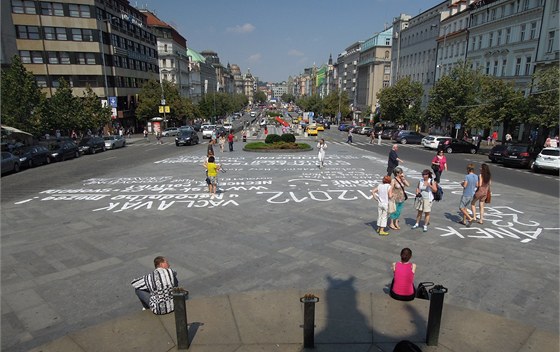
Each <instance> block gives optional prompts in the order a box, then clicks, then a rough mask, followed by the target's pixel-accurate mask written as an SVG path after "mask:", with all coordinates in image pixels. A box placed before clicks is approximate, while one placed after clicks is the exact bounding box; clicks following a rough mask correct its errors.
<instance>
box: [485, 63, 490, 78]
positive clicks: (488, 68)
mask: <svg viewBox="0 0 560 352" xmlns="http://www.w3.org/2000/svg"><path fill="white" fill-rule="evenodd" d="M486 74H487V75H489V74H490V61H486Z"/></svg>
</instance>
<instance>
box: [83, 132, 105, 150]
mask: <svg viewBox="0 0 560 352" xmlns="http://www.w3.org/2000/svg"><path fill="white" fill-rule="evenodd" d="M78 147H79V148H80V152H81V153H82V154H95V153H97V152H98V151H99V152H104V151H105V149H106V147H105V140H104V139H103V138H101V137H97V136H92V137H85V138H84V139H82V140H81V141H80V144H78Z"/></svg>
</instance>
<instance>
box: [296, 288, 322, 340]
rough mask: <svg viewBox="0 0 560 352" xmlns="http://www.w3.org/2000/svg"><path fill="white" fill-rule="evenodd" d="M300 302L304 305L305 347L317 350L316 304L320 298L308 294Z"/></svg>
mask: <svg viewBox="0 0 560 352" xmlns="http://www.w3.org/2000/svg"><path fill="white" fill-rule="evenodd" d="M299 301H300V302H302V303H303V347H304V348H315V303H317V302H319V297H316V296H315V295H313V294H312V293H307V294H305V295H304V296H303V297H301V298H300V299H299Z"/></svg>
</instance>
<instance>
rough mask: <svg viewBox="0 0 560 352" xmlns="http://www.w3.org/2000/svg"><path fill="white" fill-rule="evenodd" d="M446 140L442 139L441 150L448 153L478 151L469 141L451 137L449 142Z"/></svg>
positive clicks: (472, 152) (473, 152)
mask: <svg viewBox="0 0 560 352" xmlns="http://www.w3.org/2000/svg"><path fill="white" fill-rule="evenodd" d="M447 141H448V140H444V141H443V144H442V145H445V147H443V150H444V151H445V152H446V153H448V154H451V153H471V154H476V152H478V147H477V146H476V145H475V144H472V143H469V142H467V141H463V140H461V139H456V138H452V139H451V141H449V143H447Z"/></svg>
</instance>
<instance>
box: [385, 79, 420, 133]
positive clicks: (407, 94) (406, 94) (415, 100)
mask: <svg viewBox="0 0 560 352" xmlns="http://www.w3.org/2000/svg"><path fill="white" fill-rule="evenodd" d="M423 94H424V88H422V84H421V83H420V82H413V81H412V80H411V79H410V77H405V78H402V79H400V80H399V81H397V83H396V84H395V85H393V86H391V87H386V88H383V89H381V90H380V91H379V92H378V93H377V99H379V105H380V107H381V117H382V119H383V120H388V121H393V122H395V123H406V124H415V123H418V122H420V120H421V117H422V111H421V103H422V95H423Z"/></svg>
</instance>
